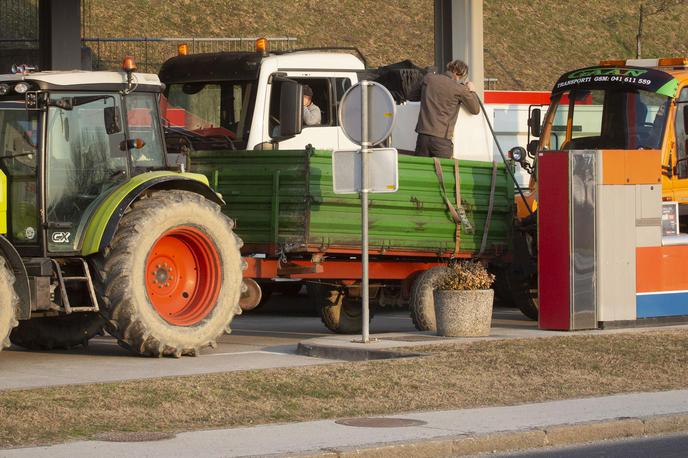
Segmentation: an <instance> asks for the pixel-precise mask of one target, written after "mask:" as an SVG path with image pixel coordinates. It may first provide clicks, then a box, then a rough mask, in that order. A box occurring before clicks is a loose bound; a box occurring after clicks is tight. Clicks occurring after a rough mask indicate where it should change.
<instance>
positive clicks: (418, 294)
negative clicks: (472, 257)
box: [409, 266, 452, 332]
mask: <svg viewBox="0 0 688 458" xmlns="http://www.w3.org/2000/svg"><path fill="white" fill-rule="evenodd" d="M451 272H452V269H451V268H449V267H444V266H438V267H433V268H431V269H428V270H426V271H425V272H423V273H421V274H420V275H418V277H417V278H416V280H415V281H414V282H413V286H411V297H410V299H409V311H410V312H411V320H413V325H414V326H415V327H416V329H418V330H419V331H432V332H435V331H437V322H436V321H435V299H434V297H433V291H435V289H436V288H437V285H438V284H439V282H440V281H442V280H443V279H444V278H445V277H446V276H447V275H449V274H450V273H451Z"/></svg>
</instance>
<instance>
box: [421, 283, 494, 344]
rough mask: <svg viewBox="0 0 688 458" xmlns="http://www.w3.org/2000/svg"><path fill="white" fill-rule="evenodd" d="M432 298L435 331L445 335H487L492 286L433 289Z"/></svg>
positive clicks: (490, 316) (492, 292) (489, 323)
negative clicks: (454, 289) (471, 288)
mask: <svg viewBox="0 0 688 458" xmlns="http://www.w3.org/2000/svg"><path fill="white" fill-rule="evenodd" d="M434 298H435V317H436V319H437V335H439V336H447V337H482V336H489V335H490V325H491V322H492V303H493V301H494V291H493V290H491V289H479V290H469V291H447V290H435V291H434Z"/></svg>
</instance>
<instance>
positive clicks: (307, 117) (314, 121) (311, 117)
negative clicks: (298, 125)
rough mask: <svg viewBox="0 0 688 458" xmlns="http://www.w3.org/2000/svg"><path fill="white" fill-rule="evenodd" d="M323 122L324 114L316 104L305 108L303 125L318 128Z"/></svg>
mask: <svg viewBox="0 0 688 458" xmlns="http://www.w3.org/2000/svg"><path fill="white" fill-rule="evenodd" d="M321 122H322V114H321V113H320V108H318V107H317V106H316V105H315V104H314V103H311V104H310V105H309V106H307V107H303V123H304V124H305V125H307V126H318V125H320V123H321Z"/></svg>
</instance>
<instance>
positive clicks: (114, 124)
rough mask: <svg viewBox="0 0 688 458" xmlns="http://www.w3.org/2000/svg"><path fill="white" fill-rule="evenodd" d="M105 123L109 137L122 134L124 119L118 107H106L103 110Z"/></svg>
mask: <svg viewBox="0 0 688 458" xmlns="http://www.w3.org/2000/svg"><path fill="white" fill-rule="evenodd" d="M103 123H104V124H105V132H107V134H108V135H113V134H118V133H120V132H122V119H121V118H120V114H119V110H118V109H117V107H105V108H104V109H103Z"/></svg>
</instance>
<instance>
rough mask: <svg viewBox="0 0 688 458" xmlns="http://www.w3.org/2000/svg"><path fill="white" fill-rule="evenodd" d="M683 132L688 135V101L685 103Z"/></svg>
mask: <svg viewBox="0 0 688 458" xmlns="http://www.w3.org/2000/svg"><path fill="white" fill-rule="evenodd" d="M683 132H685V133H686V135H688V103H687V104H685V105H683Z"/></svg>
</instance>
